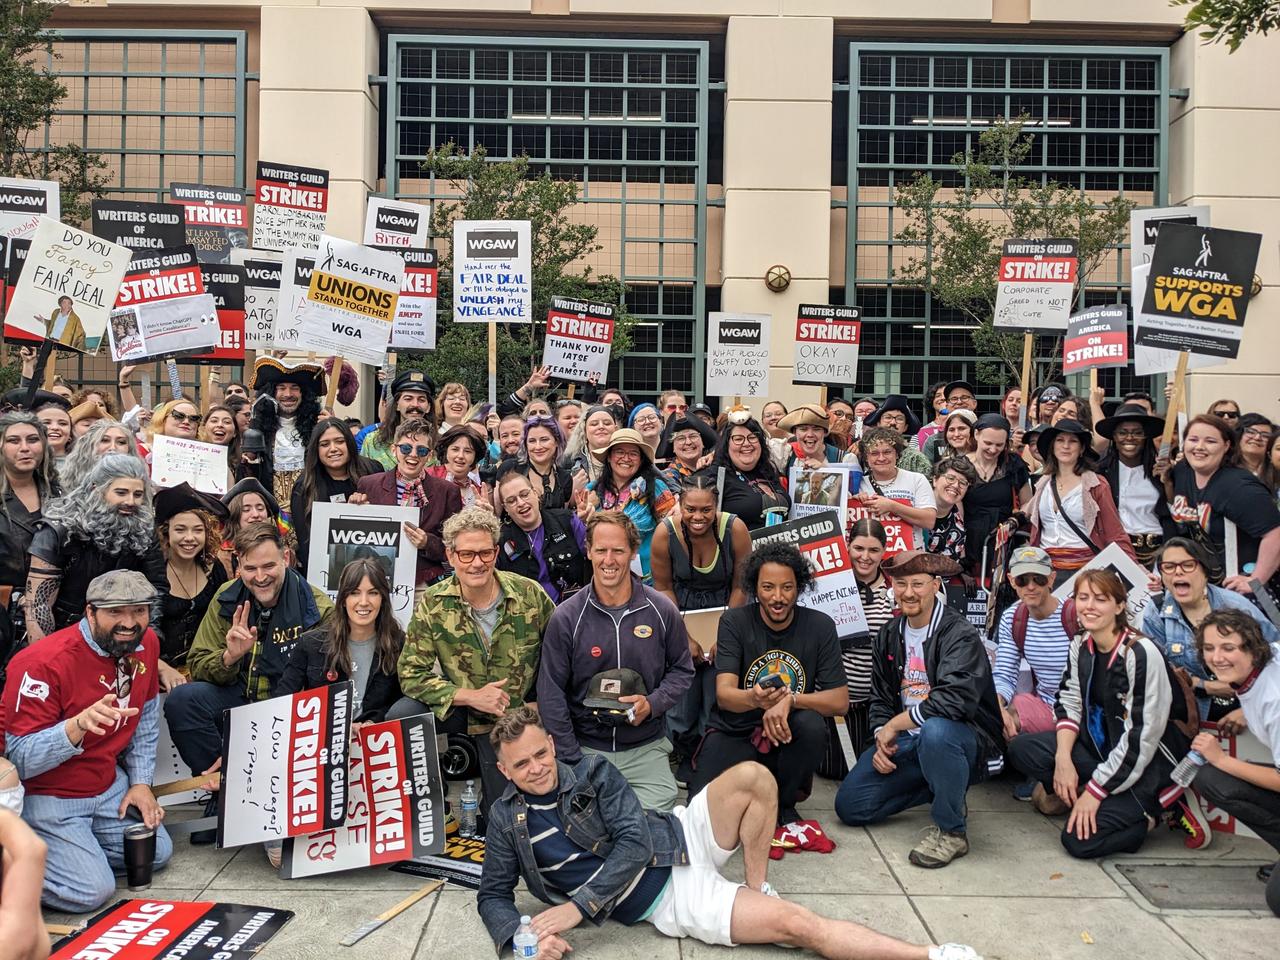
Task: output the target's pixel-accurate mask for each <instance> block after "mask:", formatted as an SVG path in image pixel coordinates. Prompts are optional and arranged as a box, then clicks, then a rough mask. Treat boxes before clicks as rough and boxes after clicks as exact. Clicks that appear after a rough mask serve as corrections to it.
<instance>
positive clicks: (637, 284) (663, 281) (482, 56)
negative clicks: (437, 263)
mask: <svg viewBox="0 0 1280 960" xmlns="http://www.w3.org/2000/svg"><path fill="white" fill-rule="evenodd" d="M388 60H389V66H388V77H389V83H388V102H389V103H391V104H392V105H393V107H394V113H393V114H392V116H391V118H390V121H389V123H388V127H387V158H388V159H387V181H388V187H387V188H388V192H389V193H390V194H391V195H392V196H395V197H399V198H403V199H406V200H411V201H416V202H422V203H426V204H427V205H428V206H431V207H432V208H434V204H435V202H437V201H441V200H448V199H451V196H450V195H449V194H448V193H447V185H446V184H441V183H437V182H436V181H435V179H434V177H424V176H422V175H421V169H420V166H419V165H420V163H421V161H422V160H423V159H424V158H425V156H426V153H427V151H428V150H430V149H431V148H432V147H436V146H443V145H444V144H445V143H447V142H450V141H453V142H454V143H456V144H457V145H458V146H459V147H460V148H463V149H466V150H472V149H474V148H475V147H476V146H484V148H485V149H486V151H487V153H488V156H489V158H490V159H492V160H494V161H501V160H507V159H512V158H515V157H518V156H521V155H526V156H528V158H529V161H530V172H531V173H532V174H533V175H541V174H542V173H543V172H546V173H549V174H550V175H551V176H553V177H555V178H557V179H565V180H573V181H575V182H576V183H577V184H578V185H579V186H578V189H579V204H578V206H577V207H575V208H573V210H572V211H571V213H570V216H571V217H572V218H573V219H575V220H577V221H579V222H585V223H592V224H594V225H595V226H597V227H598V228H599V231H600V233H599V242H600V243H601V244H603V249H602V250H600V251H599V252H598V253H597V254H595V255H593V256H592V257H590V258H588V260H587V265H589V266H591V267H592V268H593V269H595V270H596V271H597V272H601V273H612V274H614V275H615V276H617V277H618V278H619V279H621V280H622V281H623V282H624V283H626V285H627V306H628V309H629V310H630V311H631V312H632V313H634V314H636V315H637V316H638V317H639V318H640V320H641V323H639V324H638V325H637V326H636V328H635V339H634V345H633V347H632V350H631V352H630V353H628V354H627V356H626V357H624V358H622V359H620V360H617V361H614V362H613V364H612V365H611V370H610V377H609V379H610V382H612V383H620V384H621V385H622V387H623V389H624V390H628V391H633V390H634V391H636V392H639V393H652V392H655V391H657V390H659V389H662V388H666V387H672V388H677V389H683V390H686V391H692V392H694V393H700V392H701V389H702V381H703V376H702V364H703V359H702V354H703V353H704V348H703V344H704V341H705V337H704V334H703V329H702V322H701V319H702V317H703V316H704V315H705V298H706V289H705V271H704V267H703V259H704V254H703V251H704V248H705V235H706V168H707V160H706V156H707V135H706V131H707V111H708V103H707V100H708V81H707V47H706V44H705V43H704V42H701V41H670V42H666V41H655V42H653V43H645V42H644V41H617V42H615V41H608V40H571V39H547V38H538V39H532V38H530V39H528V40H525V39H518V38H517V39H512V38H492V37H491V38H486V37H418V36H409V35H392V36H391V37H390V38H389V43H388ZM447 242H448V238H437V243H447Z"/></svg>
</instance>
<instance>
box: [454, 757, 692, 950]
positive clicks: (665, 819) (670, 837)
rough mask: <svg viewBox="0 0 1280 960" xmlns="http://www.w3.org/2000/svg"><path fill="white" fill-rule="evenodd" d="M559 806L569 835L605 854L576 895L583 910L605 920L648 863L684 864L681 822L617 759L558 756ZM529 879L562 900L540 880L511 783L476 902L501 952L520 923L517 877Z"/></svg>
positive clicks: (551, 898)
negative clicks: (644, 796)
mask: <svg viewBox="0 0 1280 960" xmlns="http://www.w3.org/2000/svg"><path fill="white" fill-rule="evenodd" d="M556 770H557V773H558V777H559V785H558V786H557V788H556V790H557V793H558V795H559V798H558V800H557V806H558V808H559V811H560V821H561V823H562V824H564V832H565V836H567V837H568V838H569V839H570V840H572V841H573V842H574V843H576V844H577V845H578V846H580V847H582V849H584V850H590V851H591V852H592V853H594V854H596V855H597V856H600V857H603V858H604V859H605V864H604V866H603V867H602V868H601V870H600V872H599V873H597V874H596V875H595V877H594V878H593V879H592V881H591V884H590V885H589V886H584V887H582V888H581V889H579V890H578V892H577V893H575V894H574V895H573V903H574V905H576V906H577V908H578V910H579V911H581V913H582V915H583V916H584V917H586V918H587V919H588V920H590V921H591V922H592V923H594V924H596V925H597V926H599V925H600V924H602V923H604V921H605V920H606V919H608V916H609V913H610V911H612V910H613V908H614V906H615V904H616V902H617V899H618V896H619V895H620V894H621V893H622V892H623V891H625V890H626V889H627V887H628V886H629V885H630V884H631V881H632V880H634V879H635V878H636V875H637V874H638V873H639V872H640V871H641V870H644V869H645V868H646V867H670V866H685V865H687V864H688V863H689V854H688V847H687V846H686V844H685V839H684V830H683V829H682V827H681V826H680V821H679V820H677V819H676V817H675V816H674V815H672V814H669V813H658V812H656V811H652V810H650V811H646V810H644V809H642V808H641V806H640V801H639V800H638V799H636V795H635V793H634V792H633V791H632V789H631V787H630V786H629V785H628V783H627V781H626V779H625V778H624V777H623V776H622V774H621V773H620V772H619V771H618V768H617V767H615V766H614V765H613V764H612V763H610V762H609V761H608V760H606V759H605V758H604V757H601V756H596V755H592V756H588V757H584V758H583V759H581V760H579V761H578V762H577V763H575V764H573V765H572V766H570V765H567V764H564V763H561V762H560V761H556ZM522 877H523V878H524V882H525V885H526V886H527V887H528V888H529V892H530V893H531V894H533V895H534V896H535V897H537V898H538V899H539V900H541V901H542V902H543V903H551V904H554V903H558V902H563V897H561V896H560V895H559V894H553V893H552V892H551V891H549V890H548V889H547V888H546V885H545V884H544V883H543V882H542V875H541V874H540V873H539V872H538V864H537V862H536V861H535V860H534V857H533V844H532V843H531V842H530V840H529V828H528V812H527V806H526V803H525V799H524V794H523V793H521V792H520V791H519V790H517V789H516V787H515V784H512V783H508V784H507V789H506V790H505V791H504V792H503V794H502V796H501V797H499V798H498V800H497V802H496V803H494V805H493V807H492V808H491V809H490V811H489V827H488V831H487V836H486V837H485V851H484V870H483V873H482V874H481V876H480V890H479V892H478V893H477V894H476V908H477V909H478V910H479V911H480V919H481V920H483V921H484V925H485V928H486V929H487V930H488V931H489V936H490V937H491V938H492V939H493V943H494V946H495V947H496V948H497V950H498V953H499V954H501V953H502V952H503V951H504V950H510V949H511V946H510V945H511V938H512V937H513V936H515V932H516V930H517V929H518V928H519V926H520V911H519V910H517V909H516V904H515V889H516V884H517V883H518V882H519V881H520V879H521V878H522Z"/></svg>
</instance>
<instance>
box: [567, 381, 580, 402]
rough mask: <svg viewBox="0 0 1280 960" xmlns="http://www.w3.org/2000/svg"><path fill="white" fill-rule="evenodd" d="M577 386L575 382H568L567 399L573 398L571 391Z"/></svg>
mask: <svg viewBox="0 0 1280 960" xmlns="http://www.w3.org/2000/svg"><path fill="white" fill-rule="evenodd" d="M577 386H578V385H577V384H576V383H571V384H569V390H568V397H569V399H570V400H572V399H573V392H574V390H575V389H576V388H577Z"/></svg>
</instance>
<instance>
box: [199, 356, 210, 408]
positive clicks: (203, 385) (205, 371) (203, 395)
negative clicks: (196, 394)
mask: <svg viewBox="0 0 1280 960" xmlns="http://www.w3.org/2000/svg"><path fill="white" fill-rule="evenodd" d="M212 377H213V367H210V366H204V367H201V368H200V413H201V415H202V416H203V415H205V414H207V413H208V412H209V404H210V403H212V402H213V397H212V396H211V394H212V393H213V384H212V382H211V380H212Z"/></svg>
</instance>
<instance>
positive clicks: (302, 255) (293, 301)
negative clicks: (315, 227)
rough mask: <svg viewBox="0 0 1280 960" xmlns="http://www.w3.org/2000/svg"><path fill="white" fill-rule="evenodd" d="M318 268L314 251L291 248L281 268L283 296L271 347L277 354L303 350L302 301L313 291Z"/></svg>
mask: <svg viewBox="0 0 1280 960" xmlns="http://www.w3.org/2000/svg"><path fill="white" fill-rule="evenodd" d="M315 268H316V253H315V251H314V250H298V249H297V248H294V247H291V248H289V250H287V251H286V252H285V255H284V260H283V261H282V262H281V266H280V296H279V297H278V298H277V300H276V322H275V328H274V331H273V333H272V338H271V346H272V348H273V349H276V350H299V349H301V347H302V326H301V323H300V314H301V312H302V301H304V300H305V299H306V298H307V291H308V290H310V289H311V274H312V273H313V272H315Z"/></svg>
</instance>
